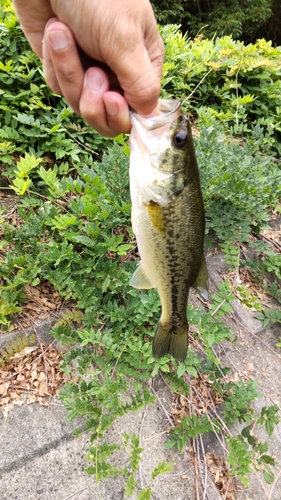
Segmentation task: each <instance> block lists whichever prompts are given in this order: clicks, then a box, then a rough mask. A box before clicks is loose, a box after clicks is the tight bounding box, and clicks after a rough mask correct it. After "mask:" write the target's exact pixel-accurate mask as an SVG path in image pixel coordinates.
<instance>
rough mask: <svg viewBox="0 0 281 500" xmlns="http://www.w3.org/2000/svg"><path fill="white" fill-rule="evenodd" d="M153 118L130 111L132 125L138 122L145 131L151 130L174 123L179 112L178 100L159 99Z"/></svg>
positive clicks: (179, 103)
mask: <svg viewBox="0 0 281 500" xmlns="http://www.w3.org/2000/svg"><path fill="white" fill-rule="evenodd" d="M157 112H158V114H156V115H155V116H149V117H147V116H141V115H138V114H137V113H136V112H135V111H134V110H131V111H130V116H131V121H132V124H133V125H135V121H137V122H139V123H140V124H141V126H142V127H144V128H145V129H146V130H153V129H156V128H158V127H162V126H163V125H166V124H167V123H171V122H172V121H174V120H175V119H176V118H177V117H178V115H179V114H180V112H181V101H180V99H159V101H158V107H157Z"/></svg>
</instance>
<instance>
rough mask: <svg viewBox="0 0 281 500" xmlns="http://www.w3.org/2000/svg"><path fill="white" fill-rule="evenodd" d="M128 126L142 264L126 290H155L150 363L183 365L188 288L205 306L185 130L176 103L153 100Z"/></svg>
mask: <svg viewBox="0 0 281 500" xmlns="http://www.w3.org/2000/svg"><path fill="white" fill-rule="evenodd" d="M131 121H132V131H131V138H130V144H131V157H130V191H131V200H132V226H133V231H134V233H135V236H136V240H137V245H138V250H139V254H140V257H141V261H140V263H139V265H138V267H137V269H136V271H135V272H134V274H133V276H132V278H131V282H130V283H131V285H132V286H133V287H135V288H139V289H148V288H157V290H158V293H159V296H160V300H161V305H162V314H161V318H160V321H159V324H158V327H157V330H156V334H155V337H154V339H153V345H152V353H153V356H154V357H156V358H159V357H161V356H164V355H165V354H168V353H169V354H171V355H172V356H173V357H174V358H175V359H177V360H179V361H183V360H184V359H185V357H186V354H187V348H188V321H187V316H186V309H187V301H188V295H189V290H190V287H194V288H195V289H196V290H197V291H198V292H199V294H200V295H201V296H202V297H203V299H204V300H207V298H208V292H207V289H208V284H207V282H208V273H207V268H206V263H205V258H204V254H203V240H204V227H205V215H204V206H203V198H202V193H201V186H200V177H199V170H198V166H197V161H196V156H195V150H194V146H193V140H192V133H191V126H190V123H189V120H188V119H187V118H186V116H184V115H183V114H182V112H181V104H180V101H178V100H164V99H163V100H160V101H159V114H158V115H157V116H154V117H152V118H144V117H142V116H140V115H138V114H137V113H135V112H134V111H132V112H131Z"/></svg>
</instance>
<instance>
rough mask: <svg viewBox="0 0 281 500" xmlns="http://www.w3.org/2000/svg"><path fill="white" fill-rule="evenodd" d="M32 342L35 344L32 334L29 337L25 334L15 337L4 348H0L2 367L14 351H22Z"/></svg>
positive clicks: (0, 364)
mask: <svg viewBox="0 0 281 500" xmlns="http://www.w3.org/2000/svg"><path fill="white" fill-rule="evenodd" d="M33 344H35V335H34V334H32V335H30V336H29V337H28V336H27V335H23V336H22V337H17V338H16V339H15V340H13V341H12V343H11V344H9V345H7V347H5V349H0V366H1V367H4V366H5V365H6V364H7V363H8V362H9V361H10V359H11V358H12V357H13V356H14V355H15V354H16V353H19V352H21V351H23V349H24V348H25V347H28V346H30V345H33Z"/></svg>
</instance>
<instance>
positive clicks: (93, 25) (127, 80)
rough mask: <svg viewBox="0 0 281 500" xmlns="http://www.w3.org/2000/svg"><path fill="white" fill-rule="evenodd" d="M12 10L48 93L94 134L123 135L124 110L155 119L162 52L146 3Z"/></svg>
mask: <svg viewBox="0 0 281 500" xmlns="http://www.w3.org/2000/svg"><path fill="white" fill-rule="evenodd" d="M13 3H14V6H15V9H16V13H17V16H18V18H19V21H20V23H21V26H22V28H23V31H24V33H25V35H26V36H27V38H28V40H29V42H30V44H31V46H32V48H33V50H34V51H35V52H36V54H37V55H38V56H39V57H40V58H41V60H42V62H43V66H44V73H45V78H46V81H47V83H48V85H49V86H50V87H51V89H52V90H53V91H54V92H56V93H57V94H60V95H63V96H64V97H65V98H66V100H67V102H68V103H69V105H70V106H71V107H72V109H73V110H74V111H75V112H76V113H78V114H80V115H81V116H82V117H83V118H84V120H85V121H86V122H87V123H88V124H89V125H90V126H91V127H93V128H94V129H96V130H97V131H98V132H99V133H100V134H102V135H104V136H109V137H113V136H116V135H118V134H119V133H121V132H124V133H128V132H129V131H130V129H131V122H130V117H129V106H130V107H132V108H133V109H135V110H136V111H137V112H138V113H140V114H143V115H147V114H150V113H151V112H152V111H153V109H154V108H155V106H156V104H157V101H158V97H159V92H160V79H161V73H162V65H163V60H164V46H163V42H162V39H161V37H160V35H159V33H158V30H157V24H156V20H155V17H154V14H153V10H152V7H151V4H150V2H149V0H138V1H137V2H136V1H135V0H103V2H100V0H71V2H69V1H68V0H29V1H28V2H26V0H13ZM42 40H43V43H42Z"/></svg>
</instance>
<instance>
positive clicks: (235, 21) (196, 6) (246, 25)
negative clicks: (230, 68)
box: [152, 0, 281, 44]
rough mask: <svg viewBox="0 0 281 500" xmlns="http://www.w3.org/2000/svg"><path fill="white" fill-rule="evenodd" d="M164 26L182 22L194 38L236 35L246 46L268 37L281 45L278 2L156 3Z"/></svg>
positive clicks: (187, 0)
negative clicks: (198, 35)
mask: <svg viewBox="0 0 281 500" xmlns="http://www.w3.org/2000/svg"><path fill="white" fill-rule="evenodd" d="M152 5H153V7H154V11H155V14H156V18H157V20H158V22H159V23H160V24H161V25H166V24H175V23H178V22H179V19H180V22H181V25H182V31H183V32H184V33H185V32H186V31H187V32H188V34H189V35H190V36H192V37H195V36H196V35H197V34H198V32H200V31H201V32H203V33H204V35H205V36H207V37H209V38H212V37H214V36H224V35H232V36H233V37H234V38H239V39H241V40H244V41H246V42H250V41H254V40H255V39H257V37H266V38H267V40H273V41H274V42H275V43H277V44H280V35H279V33H278V26H279V23H280V17H281V9H280V3H279V2H278V0H249V1H248V2H246V3H245V2H243V1H242V0H228V2H224V1H222V0H209V1H208V2H206V1H205V0H196V1H195V0H177V1H172V0H164V1H163V0H161V1H160V0H153V1H152Z"/></svg>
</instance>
